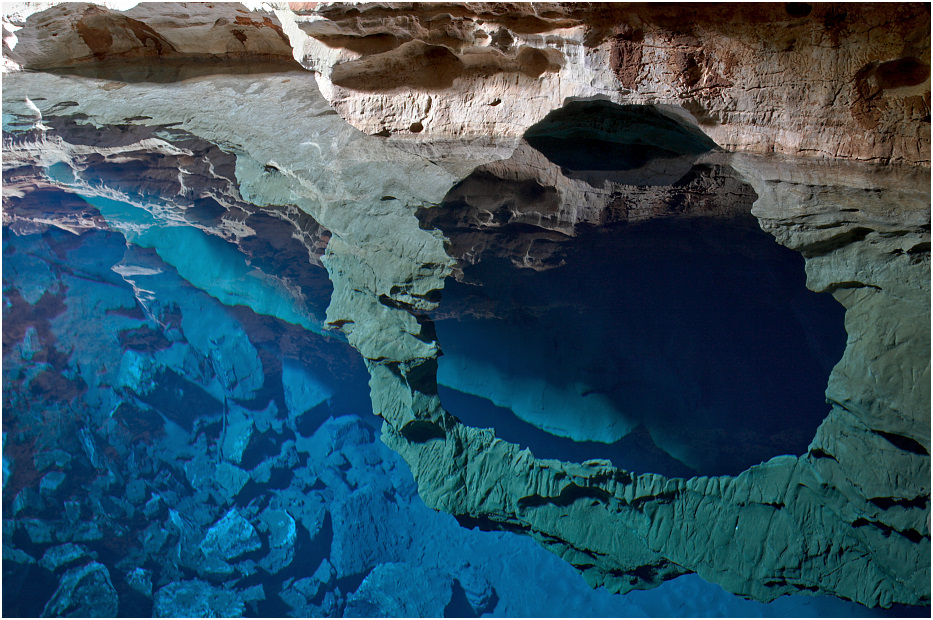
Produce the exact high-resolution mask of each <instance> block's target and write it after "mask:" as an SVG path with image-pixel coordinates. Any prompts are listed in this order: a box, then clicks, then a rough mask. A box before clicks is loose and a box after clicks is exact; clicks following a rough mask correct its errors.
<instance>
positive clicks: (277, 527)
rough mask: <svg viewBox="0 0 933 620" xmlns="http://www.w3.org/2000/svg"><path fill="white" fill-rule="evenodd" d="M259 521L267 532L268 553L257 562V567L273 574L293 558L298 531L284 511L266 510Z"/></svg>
mask: <svg viewBox="0 0 933 620" xmlns="http://www.w3.org/2000/svg"><path fill="white" fill-rule="evenodd" d="M259 520H260V522H261V523H262V524H263V526H264V527H265V528H267V529H268V531H269V553H268V555H266V556H265V557H264V558H263V559H262V560H260V561H259V566H260V567H262V568H264V569H265V570H267V571H269V572H270V573H272V574H275V573H278V572H279V571H281V570H282V569H283V568H285V567H287V566H288V565H289V564H291V563H292V560H293V559H294V558H295V543H296V541H297V540H298V529H297V527H296V524H295V519H294V518H293V517H292V516H291V515H290V514H288V513H287V512H286V511H284V510H266V511H265V512H263V513H262V514H261V515H259Z"/></svg>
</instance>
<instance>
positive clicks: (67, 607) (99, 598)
mask: <svg viewBox="0 0 933 620" xmlns="http://www.w3.org/2000/svg"><path fill="white" fill-rule="evenodd" d="M117 606H118V601H117V591H116V590H115V589H114V587H113V583H112V582H111V581H110V571H109V570H107V567H106V566H104V565H103V564H100V563H98V562H91V563H90V564H86V565H84V566H82V567H80V568H73V569H71V570H69V571H68V572H66V573H65V574H64V575H63V576H62V578H61V581H60V582H59V585H58V589H57V590H56V591H55V594H53V595H52V598H51V599H49V602H48V603H47V604H46V606H45V609H44V610H43V612H42V615H43V616H45V617H51V616H78V617H81V616H85V617H92V618H112V617H114V616H116V615H117Z"/></svg>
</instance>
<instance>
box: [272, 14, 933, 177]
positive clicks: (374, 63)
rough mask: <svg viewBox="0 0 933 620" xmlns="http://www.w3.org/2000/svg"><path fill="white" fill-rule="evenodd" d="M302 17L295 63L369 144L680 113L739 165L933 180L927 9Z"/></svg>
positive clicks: (297, 20)
mask: <svg viewBox="0 0 933 620" xmlns="http://www.w3.org/2000/svg"><path fill="white" fill-rule="evenodd" d="M295 7H296V8H295V9H294V12H293V13H292V12H291V11H285V10H284V9H282V10H279V11H277V15H278V16H279V18H280V19H282V21H283V23H284V24H285V29H286V31H287V32H288V33H289V37H290V39H291V40H292V43H293V45H294V47H295V57H296V58H297V59H298V60H299V61H300V62H301V63H302V64H303V65H304V66H306V67H308V68H310V69H313V70H314V71H316V72H318V82H319V84H320V86H321V90H322V92H323V93H324V94H325V96H326V97H327V98H328V100H329V101H330V102H331V104H332V105H333V106H334V107H335V108H336V109H337V111H338V112H339V113H340V115H341V116H342V117H343V118H345V119H347V120H348V121H349V122H350V123H351V124H353V125H354V126H356V127H358V128H360V129H361V130H363V131H365V132H366V133H370V134H376V135H385V136H392V137H394V138H397V139H401V138H409V139H410V138H418V137H428V136H430V137H434V138H437V137H444V136H458V137H461V138H464V137H470V136H482V135H498V136H511V137H518V136H520V135H522V133H523V132H524V131H525V129H527V128H528V127H529V126H531V125H532V124H534V123H535V122H537V121H539V120H540V119H541V118H543V117H544V116H545V115H546V114H547V113H548V112H549V111H551V110H553V109H556V108H558V107H560V106H561V105H563V104H564V103H565V102H566V101H568V100H572V99H578V98H606V99H609V100H611V101H614V102H616V103H638V104H642V103H650V104H664V105H669V106H672V107H673V108H675V109H678V110H681V111H682V112H684V113H685V116H687V117H688V118H692V119H693V120H694V121H695V122H696V123H697V124H699V125H700V126H701V127H702V128H703V131H704V132H706V133H707V134H708V135H709V136H710V137H711V138H712V139H713V140H714V141H715V142H716V143H717V144H719V145H720V146H722V147H723V148H725V149H728V150H738V151H747V152H753V153H772V152H774V153H784V154H791V155H802V156H808V157H809V156H813V157H835V158H847V159H856V160H868V161H880V162H891V163H910V164H917V165H923V166H926V167H929V165H930V161H929V150H930V118H929V111H930V61H929V56H930V47H929V19H930V13H929V7H928V6H926V5H921V4H910V3H902V4H896V5H890V4H877V5H872V4H845V3H832V4H829V3H827V4H816V5H812V6H811V5H809V4H803V3H798V4H793V3H791V4H787V5H786V6H785V5H783V4H773V3H770V4H717V5H709V4H697V5H683V4H679V5H672V6H665V5H655V4H626V3H618V4H617V3H613V4H599V3H596V4H572V3H535V4H534V5H530V4H519V3H495V4H484V3H441V4H418V3H394V4H386V3H378V4H375V3H373V4H362V5H354V4H342V3H317V4H316V6H313V7H311V6H304V7H303V6H301V5H300V4H296V5H295Z"/></svg>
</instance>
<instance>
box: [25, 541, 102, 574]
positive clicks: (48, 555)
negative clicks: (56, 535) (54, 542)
mask: <svg viewBox="0 0 933 620" xmlns="http://www.w3.org/2000/svg"><path fill="white" fill-rule="evenodd" d="M88 554H89V553H88V550H87V548H86V547H84V546H83V545H76V544H74V543H65V544H64V545H58V546H55V547H49V548H48V549H47V550H46V552H45V554H44V555H43V556H42V559H41V560H39V564H40V565H42V567H43V568H45V569H47V570H49V571H51V572H53V573H54V572H56V571H57V570H59V569H60V568H62V567H64V566H68V565H69V564H73V563H75V562H76V561H77V560H80V559H82V558H84V557H87V556H88ZM95 555H96V554H95Z"/></svg>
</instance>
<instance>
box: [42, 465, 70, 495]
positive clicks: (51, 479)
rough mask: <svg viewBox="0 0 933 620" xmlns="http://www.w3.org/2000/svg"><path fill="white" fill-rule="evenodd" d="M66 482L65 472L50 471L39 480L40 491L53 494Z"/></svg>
mask: <svg viewBox="0 0 933 620" xmlns="http://www.w3.org/2000/svg"><path fill="white" fill-rule="evenodd" d="M64 482H65V474H63V473H62V472H60V471H50V472H49V473H47V474H46V475H44V476H42V480H41V481H40V482H39V491H40V492H42V493H44V494H46V495H52V494H54V493H55V492H56V491H58V489H60V488H61V486H62V484H63V483H64Z"/></svg>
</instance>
